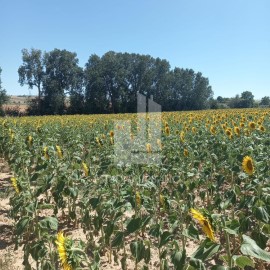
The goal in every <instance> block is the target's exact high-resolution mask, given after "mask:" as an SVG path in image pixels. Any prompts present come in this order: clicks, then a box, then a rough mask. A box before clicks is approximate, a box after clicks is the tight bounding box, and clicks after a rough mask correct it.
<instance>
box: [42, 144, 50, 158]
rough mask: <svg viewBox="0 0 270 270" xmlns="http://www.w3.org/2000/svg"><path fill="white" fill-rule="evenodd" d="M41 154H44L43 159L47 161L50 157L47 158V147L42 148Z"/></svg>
mask: <svg viewBox="0 0 270 270" xmlns="http://www.w3.org/2000/svg"><path fill="white" fill-rule="evenodd" d="M43 153H44V157H45V159H47V160H48V159H49V158H50V156H49V154H48V147H47V146H45V147H44V148H43Z"/></svg>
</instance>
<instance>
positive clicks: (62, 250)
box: [55, 232, 73, 270]
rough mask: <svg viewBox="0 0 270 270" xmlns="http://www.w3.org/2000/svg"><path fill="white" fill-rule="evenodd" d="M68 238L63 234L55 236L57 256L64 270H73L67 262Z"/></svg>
mask: <svg viewBox="0 0 270 270" xmlns="http://www.w3.org/2000/svg"><path fill="white" fill-rule="evenodd" d="M68 240H69V239H68V238H67V237H65V236H64V234H63V232H59V233H58V234H57V240H56V241H55V243H56V245H57V250H58V254H59V257H60V261H61V264H62V266H63V269H64V270H73V268H72V266H71V265H70V264H69V262H68V254H67V242H68Z"/></svg>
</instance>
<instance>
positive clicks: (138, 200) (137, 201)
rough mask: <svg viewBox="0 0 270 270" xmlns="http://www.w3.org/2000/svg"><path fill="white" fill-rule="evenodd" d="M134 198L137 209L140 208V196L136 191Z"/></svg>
mask: <svg viewBox="0 0 270 270" xmlns="http://www.w3.org/2000/svg"><path fill="white" fill-rule="evenodd" d="M135 198H136V205H137V207H140V206H141V195H140V193H139V192H138V191H136V194H135Z"/></svg>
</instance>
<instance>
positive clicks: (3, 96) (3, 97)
mask: <svg viewBox="0 0 270 270" xmlns="http://www.w3.org/2000/svg"><path fill="white" fill-rule="evenodd" d="M1 73H2V69H1V67H0V114H3V111H2V109H3V108H2V106H3V104H5V103H7V102H8V100H9V96H8V95H7V92H6V90H5V89H4V88H3V87H2V80H1Z"/></svg>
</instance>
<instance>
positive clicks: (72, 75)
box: [0, 48, 270, 115]
mask: <svg viewBox="0 0 270 270" xmlns="http://www.w3.org/2000/svg"><path fill="white" fill-rule="evenodd" d="M1 71H2V70H1V68H0V112H1V108H2V105H3V104H4V103H5V102H7V100H8V96H7V93H6V90H5V89H3V88H2V86H1ZM18 75H19V83H20V85H21V86H23V85H27V86H28V87H29V88H30V89H33V88H34V87H35V88H36V89H37V91H38V95H37V97H36V98H33V99H31V100H30V102H29V106H28V111H27V114H29V115H45V114H67V113H68V114H83V113H90V114H94V113H129V112H136V110H137V93H141V94H144V95H145V96H147V97H148V98H149V97H150V96H151V95H152V96H153V98H154V101H155V102H156V103H158V104H160V105H161V106H162V110H163V111H179V110H201V109H208V108H210V109H219V108H251V107H254V106H259V105H260V106H270V98H269V97H268V96H265V97H263V98H262V100H261V102H260V103H256V102H255V101H254V96H253V94H252V92H250V91H244V92H243V93H242V94H241V96H239V95H236V96H235V97H232V98H225V97H221V96H219V97H217V98H216V99H214V98H213V91H212V88H211V86H210V85H209V80H208V78H205V77H203V76H202V73H201V72H197V73H196V72H195V71H194V70H192V69H184V68H179V67H175V68H174V69H171V67H170V63H169V62H168V61H167V60H164V59H160V58H154V57H151V56H150V55H141V54H135V53H117V52H114V51H109V52H107V53H105V54H104V55H103V56H101V57H100V56H98V55H96V54H92V55H90V57H89V59H88V61H87V63H86V64H85V66H84V67H83V68H82V67H80V66H79V60H78V58H77V54H76V53H75V52H70V51H67V50H60V49H54V50H52V51H49V52H43V51H41V50H39V49H34V48H32V49H30V50H28V49H23V50H22V64H21V66H20V67H19V69H18Z"/></svg>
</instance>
